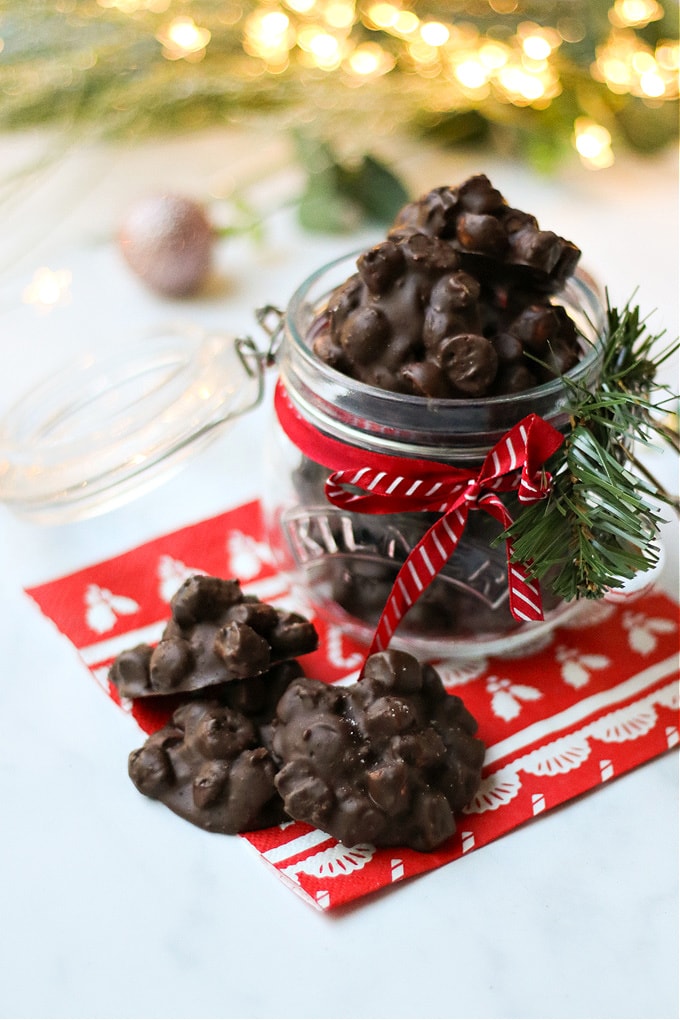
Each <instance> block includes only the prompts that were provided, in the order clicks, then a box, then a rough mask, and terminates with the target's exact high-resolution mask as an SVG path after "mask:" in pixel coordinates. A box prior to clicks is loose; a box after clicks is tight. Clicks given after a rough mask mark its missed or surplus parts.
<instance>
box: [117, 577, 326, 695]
mask: <svg viewBox="0 0 680 1020" xmlns="http://www.w3.org/2000/svg"><path fill="white" fill-rule="evenodd" d="M170 610H171V613H172V616H171V618H170V620H169V622H168V624H167V625H166V627H165V629H164V631H163V634H162V636H161V640H160V642H159V643H158V644H157V645H156V647H155V648H154V647H152V646H151V645H148V644H141V645H137V647H136V648H132V649H130V650H128V651H125V652H122V653H121V655H119V656H118V657H117V658H116V660H115V661H114V663H113V666H112V668H111V672H110V680H111V682H112V683H113V685H114V686H115V687H116V688H117V690H118V693H119V694H120V695H122V696H123V697H126V698H140V697H148V696H151V695H167V694H178V693H182V692H187V691H198V690H204V689H205V688H209V687H214V686H216V685H219V684H223V683H227V682H229V681H233V680H238V679H241V678H243V677H254V676H258V675H259V674H262V673H265V672H266V671H267V670H269V669H270V667H271V666H272V665H273V664H274V663H276V662H283V661H285V660H287V659H294V658H296V656H298V655H305V654H306V653H307V652H312V651H314V649H315V648H316V647H317V644H318V636H317V633H316V630H315V629H314V627H313V626H312V624H311V623H310V622H309V621H308V620H306V619H305V618H304V617H303V616H300V615H299V614H298V613H290V612H284V611H283V610H280V609H277V608H275V607H274V606H270V605H268V604H267V603H266V602H261V601H260V600H259V599H257V598H255V597H253V596H250V595H244V594H243V592H242V590H241V587H240V585H239V582H238V581H235V580H222V578H219V577H206V576H204V575H201V574H196V575H194V576H193V577H190V578H188V580H186V581H185V582H184V584H183V585H182V586H181V587H180V589H179V590H178V591H177V592H176V594H175V595H174V596H173V598H172V600H171V602H170Z"/></svg>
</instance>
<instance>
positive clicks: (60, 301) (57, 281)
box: [21, 266, 72, 313]
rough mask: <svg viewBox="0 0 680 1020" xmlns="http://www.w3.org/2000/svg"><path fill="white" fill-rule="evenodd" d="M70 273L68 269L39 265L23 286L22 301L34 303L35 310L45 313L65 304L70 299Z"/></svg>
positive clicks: (29, 303)
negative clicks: (31, 277) (27, 282)
mask: <svg viewBox="0 0 680 1020" xmlns="http://www.w3.org/2000/svg"><path fill="white" fill-rule="evenodd" d="M71 280H72V274H71V271H70V270H69V269H57V270H53V269H48V268H47V266H41V268H40V269H36V271H35V273H34V274H33V279H32V280H31V282H30V283H29V284H28V286H27V287H25V288H24V291H23V293H22V296H21V298H22V301H23V302H24V304H27V305H34V306H35V308H36V309H37V311H39V312H41V313H46V312H49V311H51V310H52V309H53V308H56V307H57V306H58V305H66V304H68V303H69V302H70V300H71Z"/></svg>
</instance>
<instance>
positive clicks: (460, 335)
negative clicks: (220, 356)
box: [310, 174, 582, 399]
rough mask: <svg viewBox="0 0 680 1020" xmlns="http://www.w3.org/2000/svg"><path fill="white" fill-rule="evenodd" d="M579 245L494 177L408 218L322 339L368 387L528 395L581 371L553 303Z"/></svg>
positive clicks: (342, 294) (316, 330)
mask: <svg viewBox="0 0 680 1020" xmlns="http://www.w3.org/2000/svg"><path fill="white" fill-rule="evenodd" d="M579 257H580V252H579V250H578V248H576V247H575V245H573V244H572V243H571V242H570V241H567V240H565V239H564V238H562V237H559V236H558V235H557V234H555V233H553V232H552V231H550V230H541V229H540V228H539V225H538V222H537V220H536V218H535V217H534V216H532V215H531V214H529V213H525V212H522V211H521V210H519V209H514V208H512V207H511V206H509V205H508V203H507V202H506V200H505V199H504V198H503V196H502V195H501V194H500V192H499V191H498V190H497V189H496V188H494V187H493V186H492V184H491V182H490V181H489V179H488V177H486V176H484V175H483V174H479V175H477V176H474V177H470V178H469V179H468V180H466V181H465V182H464V183H463V184H461V185H460V186H459V187H456V188H451V187H441V188H436V189H434V190H433V191H430V192H429V193H428V194H426V195H425V196H423V197H422V198H421V199H419V200H418V201H416V202H411V203H409V204H408V205H406V206H405V207H404V208H403V209H402V210H401V212H400V213H399V214H398V216H397V218H396V220H395V223H394V225H393V227H392V228H391V230H390V231H389V233H388V235H387V238H386V240H384V241H383V242H381V243H380V244H378V245H376V246H375V247H373V248H371V249H370V250H368V251H365V252H364V253H363V254H361V255H360V256H359V258H358V260H357V272H356V273H355V274H354V275H352V276H351V277H350V278H349V279H348V280H347V281H346V282H345V283H344V284H342V285H341V286H340V287H338V288H337V289H336V290H335V291H334V292H333V293H332V294H331V296H330V298H329V301H328V305H327V309H326V311H325V313H324V314H323V315H322V316H321V318H320V319H319V320H318V321H317V322H316V323H315V324H314V326H313V328H312V331H311V335H310V342H311V345H312V349H313V351H314V353H315V354H316V355H317V356H318V357H319V358H320V359H321V360H322V361H324V362H326V363H327V364H329V365H330V366H332V367H333V368H335V369H337V370H338V371H340V372H342V373H344V374H345V375H348V376H350V377H352V378H354V379H357V380H359V381H360V382H363V383H368V384H369V385H372V386H377V387H379V388H381V389H385V390H392V391H394V392H397V393H405V394H410V395H415V396H421V397H429V398H452V399H460V398H466V397H467V398H475V397H487V396H497V395H502V394H512V393H518V392H521V391H523V390H527V389H530V388H531V387H533V386H537V385H539V384H540V383H543V382H546V381H547V380H549V379H553V378H555V377H556V376H559V375H561V374H563V373H564V372H566V371H568V370H569V369H570V368H572V367H573V366H574V365H575V364H576V363H577V361H578V360H579V358H580V356H581V353H582V350H581V346H580V344H579V339H578V335H577V331H576V328H575V326H574V323H573V322H572V320H571V319H570V318H569V316H568V314H567V312H566V310H565V309H564V307H563V306H562V305H560V304H557V303H554V301H551V295H552V294H554V293H555V292H556V291H558V290H559V288H560V287H561V286H562V285H563V284H564V283H565V281H566V280H567V279H568V278H569V276H571V275H572V274H573V272H574V270H575V268H576V264H577V262H578V259H579Z"/></svg>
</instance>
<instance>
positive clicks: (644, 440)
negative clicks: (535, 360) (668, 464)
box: [502, 303, 678, 601]
mask: <svg viewBox="0 0 680 1020" xmlns="http://www.w3.org/2000/svg"><path fill="white" fill-rule="evenodd" d="M662 335H663V334H658V335H653V334H651V333H649V332H648V331H647V329H646V326H645V322H644V320H643V319H642V318H641V316H640V311H639V308H637V307H635V308H631V306H630V303H629V304H628V305H626V307H625V308H624V309H623V311H621V312H619V311H618V310H617V309H615V308H611V307H610V306H609V305H608V308H607V326H606V330H605V336H604V338H603V342H602V369H601V374H600V379H599V382H598V385H597V386H596V388H595V389H594V390H593V391H592V392H591V391H589V390H587V389H586V388H585V387H584V386H583V384H580V383H575V382H574V381H573V380H569V379H568V378H566V377H565V379H564V382H565V385H567V387H568V388H569V391H570V400H569V407H568V411H569V416H570V420H571V423H572V427H571V431H570V432H569V433H568V435H567V436H566V437H565V441H564V443H563V445H562V447H561V448H560V449H559V450H558V451H557V453H556V454H554V456H553V457H552V458H551V461H550V462H549V463H548V464H547V465H546V468H547V470H549V471H550V472H551V474H552V476H553V483H552V489H551V492H550V494H549V496H548V498H547V499H546V500H543V501H542V502H540V503H535V504H533V505H532V506H529V507H527V508H526V509H524V510H523V511H521V512H520V513H519V515H518V516H517V518H516V520H515V522H514V524H513V525H512V526H511V527H510V528H508V530H507V531H506V532H505V533H504V535H503V536H502V537H503V538H506V537H510V538H512V540H513V545H514V554H513V559H514V560H515V561H521V562H523V563H525V564H529V569H530V571H531V573H532V575H533V576H534V577H536V578H539V579H544V580H545V582H546V583H548V584H549V586H550V587H551V589H552V591H553V592H554V593H555V594H556V595H558V596H559V597H560V598H562V599H565V600H567V601H571V600H572V599H578V598H601V597H602V595H604V594H605V592H606V591H607V589H609V588H620V587H621V586H622V585H623V584H624V583H625V581H626V580H629V579H630V578H632V577H634V576H635V574H636V573H638V572H639V571H646V570H649V569H651V568H652V567H653V566H655V564H656V563H657V561H658V547H657V544H656V537H657V535H658V530H659V525H660V524H661V523H662V521H663V518H662V517H661V515H660V507H659V503H667V504H669V505H670V506H672V507H673V508H674V509H676V510H677V508H678V500H677V497H673V496H671V495H670V494H668V493H666V492H665V491H664V490H663V489H662V488H661V487H660V486H659V485H658V484H657V483H656V481H655V479H654V478H653V476H652V475H651V474H650V473H649V472H648V471H647V470H646V469H644V468H642V469H640V466H639V465H638V460H637V457H636V456H635V455H634V453H633V447H634V444H635V443H639V444H641V445H649V444H650V443H651V441H652V438H653V436H658V437H659V438H660V439H661V440H663V441H664V442H666V443H668V444H669V445H670V446H671V448H672V449H674V450H675V452H677V450H678V446H677V435H675V434H674V433H673V430H672V429H670V428H669V426H668V425H667V424H666V423H665V422H664V421H663V420H660V419H657V418H656V417H655V415H656V414H658V412H659V411H660V410H662V409H663V408H664V407H665V405H667V404H668V402H669V401H675V402H677V400H678V397H677V396H676V395H674V394H673V393H671V391H670V390H669V388H668V387H667V386H664V385H662V384H659V383H657V382H656V375H657V372H658V369H659V367H660V366H661V364H663V362H664V361H666V360H667V359H668V358H669V357H671V356H672V355H673V354H675V352H676V351H677V350H678V344H677V343H674V344H669V345H668V346H666V347H665V348H663V349H661V350H657V345H658V342H659V340H660V339H661V336H662ZM629 467H634V468H636V469H637V470H636V471H632V470H630V469H629Z"/></svg>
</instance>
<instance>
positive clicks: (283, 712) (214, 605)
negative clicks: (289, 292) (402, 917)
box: [110, 576, 484, 850]
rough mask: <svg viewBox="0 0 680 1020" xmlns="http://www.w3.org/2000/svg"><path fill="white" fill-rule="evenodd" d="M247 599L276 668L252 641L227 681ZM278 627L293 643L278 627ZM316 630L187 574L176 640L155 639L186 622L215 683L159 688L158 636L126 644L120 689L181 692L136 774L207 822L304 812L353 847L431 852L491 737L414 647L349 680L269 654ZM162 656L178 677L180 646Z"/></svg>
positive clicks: (152, 790)
mask: <svg viewBox="0 0 680 1020" xmlns="http://www.w3.org/2000/svg"><path fill="white" fill-rule="evenodd" d="M237 606H241V607H242V606H246V607H248V620H249V622H248V624H245V625H246V626H248V627H250V628H251V629H252V630H253V632H254V633H255V634H258V635H259V636H260V637H261V636H262V634H266V635H267V641H268V647H269V665H268V666H264V657H263V656H262V654H261V646H260V645H259V644H258V643H257V642H251V640H250V638H248V641H245V640H244V641H240V642H239V643H238V646H239V649H240V651H239V655H238V656H236V657H234V661H233V662H232V660H231V659H230V665H229V667H228V668H227V669H226V670H222V672H221V674H220V675H221V680H218V679H216V676H217V671H216V669H215V667H214V663H213V658H215V657H217V658H218V659H220V661H222V653H221V652H220V651H219V650H217V651H216V646H218V647H221V645H222V642H221V640H220V639H219V638H218V635H219V634H220V633H221V629H222V628H223V627H224V626H230V625H231V624H232V623H234V622H243V621H240V620H236V621H235V620H234V617H233V610H234V607H237ZM237 615H238V614H237ZM225 620H226V623H225ZM291 627H292V628H293V632H290V631H288V628H291ZM258 628H259V629H258ZM277 628H280V631H281V633H284V632H285V633H286V638H285V641H284V639H283V637H281V635H280V634H278V636H277V637H276V638H273V637H272V635H274V634H277ZM310 629H311V631H312V632H313V633H314V638H316V632H315V631H314V628H313V626H312V624H310V623H308V621H306V620H304V618H302V617H299V616H298V615H297V614H281V613H280V612H279V611H278V610H275V609H274V608H273V607H271V606H267V605H266V603H262V602H260V601H259V600H257V599H249V598H248V597H246V596H244V595H243V593H242V592H241V589H240V586H239V585H238V582H237V581H223V580H221V579H219V578H210V577H203V576H196V577H193V578H191V579H190V580H189V581H187V582H186V583H185V584H184V585H183V586H182V588H180V590H179V592H178V593H177V595H176V596H175V598H174V599H173V600H172V619H171V621H170V623H169V624H168V626H167V627H166V631H165V634H168V633H169V634H170V637H169V638H167V637H165V636H164V638H163V639H162V640H161V642H160V643H159V645H158V646H157V648H160V647H161V645H162V644H163V641H165V640H175V639H176V638H177V634H178V632H181V634H182V635H183V636H182V638H181V640H187V639H188V641H189V645H190V648H191V656H192V657H193V662H194V667H193V668H194V670H195V671H196V672H197V673H199V674H201V676H202V680H203V681H205V682H199V680H198V679H197V677H195V676H194V677H193V679H191V680H187V679H186V678H187V674H186V673H184V674H182V678H180V680H179V681H173V682H170V681H168V680H167V679H163V680H162V681H158V680H157V681H155V684H154V685H151V683H150V673H151V670H150V665H149V663H150V661H151V659H152V658H153V656H154V655H155V654H156V650H152V651H151V654H150V655H149V652H148V646H141V648H142V650H140V648H137V649H133V650H131V651H130V652H123V653H122V654H121V655H120V656H119V657H118V659H117V660H116V662H115V663H114V664H113V666H112V668H111V673H110V677H111V681H112V683H114V684H115V685H116V686H117V687H118V689H119V691H121V693H122V692H123V690H127V691H131V690H138V691H139V692H140V693H139V694H130V695H128V696H131V697H142V698H154V697H157V696H158V694H159V693H160V692H163V693H166V694H168V693H170V692H171V691H172V693H173V695H174V700H173V705H174V711H173V713H172V716H171V718H170V720H169V722H168V723H167V724H166V725H165V726H164V727H162V729H160V730H158V731H157V732H156V733H154V734H152V735H151V736H150V737H149V738H148V739H147V741H146V743H145V744H144V745H143V746H142V747H140V748H138V749H137V750H135V751H133V752H132V753H131V754H130V756H129V760H128V773H129V775H130V778H131V780H132V782H133V783H134V785H135V786H136V787H137V789H138V790H139V791H140V792H141V793H143V794H145V795H146V796H148V797H151V798H153V799H155V800H159V801H160V802H161V803H163V804H165V805H166V806H167V807H168V808H169V809H170V810H171V811H173V812H175V814H177V815H179V816H180V817H182V818H185V819H186V820H188V821H190V822H192V823H193V824H195V825H197V826H199V827H201V828H203V829H206V830H208V831H211V832H221V833H237V832H245V831H248V830H253V829H258V828H264V827H267V826H270V825H275V824H278V823H281V822H283V821H285V820H289V819H296V820H298V821H304V822H308V823H309V824H312V825H316V826H318V827H320V828H322V829H323V830H324V831H326V832H328V833H329V834H330V835H331V836H334V837H336V838H337V839H338V840H340V841H341V842H343V843H345V844H346V845H348V846H352V845H356V844H357V843H374V844H376V845H402V846H403V845H406V846H411V847H413V848H415V849H418V850H430V849H433V848H434V847H435V846H438V845H439V844H440V843H441V842H443V841H444V840H445V839H447V838H448V837H449V836H450V835H452V833H453V832H454V831H455V821H454V815H455V814H457V813H458V812H460V810H461V809H462V808H463V807H464V806H465V804H467V803H468V802H469V801H470V799H471V798H472V797H473V796H474V794H475V792H476V790H477V787H478V785H479V782H480V776H481V766H482V759H483V757H484V746H483V744H482V743H481V741H479V740H477V739H476V738H475V736H474V734H475V731H476V728H477V727H476V723H475V721H474V719H473V718H472V716H471V715H470V714H469V713H468V712H467V710H466V709H465V708H464V706H463V704H462V702H461V701H460V699H459V698H455V697H451V696H449V695H448V694H447V693H446V691H445V689H444V687H443V685H442V682H441V679H440V677H439V675H438V674H437V673H436V671H435V670H434V669H433V668H432V667H430V666H421V665H420V664H419V663H418V661H417V660H416V659H414V658H413V657H412V656H410V655H408V654H406V653H405V652H393V651H388V652H382V653H380V654H377V655H373V656H371V657H370V658H369V659H368V660H367V662H366V665H365V669H364V674H363V677H362V679H361V680H360V681H359V682H358V683H355V684H354V685H352V686H350V687H344V688H335V687H332V686H329V685H328V684H325V683H322V682H321V681H319V680H313V679H309V678H307V677H305V676H304V672H303V670H302V668H301V666H300V664H299V663H298V662H297V661H296V660H295V659H294V658H282V659H281V661H278V662H276V663H272V662H271V658H272V653H273V654H275V655H281V656H283V655H285V654H286V653H288V652H292V649H294V648H295V649H298V651H296V652H295V654H302V652H300V651H299V649H300V648H305V649H307V650H310V645H311V646H312V647H315V641H314V642H312V641H311V640H310V637H309V630H310ZM301 635H304V637H301ZM187 636H188V638H187ZM144 649H146V650H144ZM236 660H238V664H237V665H234V663H235V662H236ZM158 661H159V666H158V670H157V672H158V673H163V672H164V671H165V672H166V673H167V674H168V675H171V676H173V677H176V676H177V675H178V672H177V671H176V670H175V668H174V663H175V661H176V658H175V656H174V655H170V654H167V655H166V654H163V655H162V656H161V657H160V658H159V660H158ZM199 664H200V667H201V668H199ZM203 667H205V668H204V669H203ZM201 670H203V672H201Z"/></svg>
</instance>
